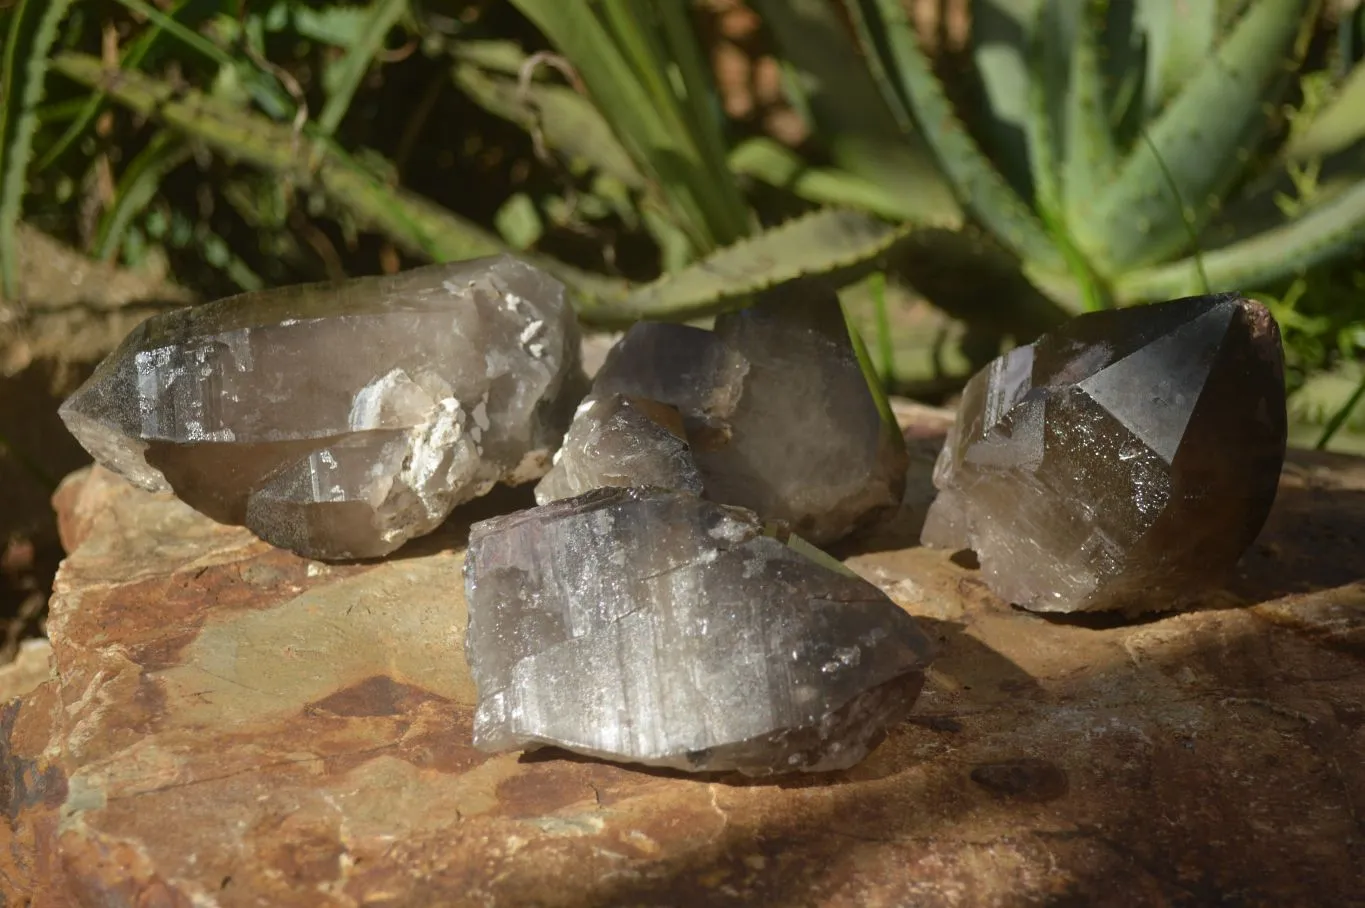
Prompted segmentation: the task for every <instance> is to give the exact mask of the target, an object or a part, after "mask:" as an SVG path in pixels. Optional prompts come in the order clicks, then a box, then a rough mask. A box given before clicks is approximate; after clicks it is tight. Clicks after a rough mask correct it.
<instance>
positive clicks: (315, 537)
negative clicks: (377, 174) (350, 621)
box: [60, 256, 587, 559]
mask: <svg viewBox="0 0 1365 908" xmlns="http://www.w3.org/2000/svg"><path fill="white" fill-rule="evenodd" d="M586 385H587V381H586V378H585V377H584V376H583V373H582V369H581V367H580V365H579V336H578V330H577V323H576V321H575V319H574V314H573V310H572V309H571V308H570V306H569V303H568V301H567V299H566V297H565V291H564V287H563V285H562V284H560V283H559V282H558V281H556V280H555V279H554V278H552V277H550V276H549V275H547V274H544V273H543V272H541V271H539V270H538V269H536V268H534V267H532V266H530V265H528V264H526V263H524V262H521V261H519V260H517V259H515V258H512V257H511V256H494V257H490V258H483V259H473V260H470V261H466V262H455V263H450V264H445V265H431V266H427V267H425V268H416V269H413V270H411V271H406V272H402V273H400V274H395V275H386V276H379V277H367V278H358V279H354V280H350V281H345V282H340V283H332V284H311V285H300V286H293V287H283V288H278V289H274V290H266V291H261V292H258V293H254V294H244V295H242V296H238V297H233V298H230V299H224V300H218V301H217V302H214V303H209V304H206V305H203V306H195V307H190V308H186V309H180V310H176V311H173V312H169V313H166V314H164V315H160V316H156V317H153V318H151V319H149V320H148V321H146V322H144V323H143V324H141V325H139V326H138V327H137V328H136V329H135V330H134V331H133V332H132V333H131V334H130V335H129V336H128V337H127V338H125V339H124V341H123V343H122V344H120V345H119V347H118V349H116V350H115V351H114V352H113V353H112V354H110V356H109V357H108V358H107V359H106V360H105V361H104V362H103V363H101V364H100V366H99V368H98V369H96V371H95V374H94V375H93V376H91V378H90V379H89V380H88V381H87V382H86V383H85V384H84V385H82V386H81V388H80V389H79V390H78V391H77V392H76V393H75V394H73V395H72V396H71V397H70V398H69V399H68V400H67V401H66V402H65V403H64V404H63V405H62V407H61V411H60V413H61V416H62V419H63V421H64V422H65V423H66V425H67V427H68V428H69V429H70V430H71V433H72V434H73V435H75V436H76V438H77V439H78V440H79V441H80V442H81V444H82V445H83V446H84V447H85V448H86V450H88V451H90V453H91V454H92V455H93V456H94V457H95V459H96V460H97V461H98V462H99V463H101V464H103V465H104V466H106V467H108V468H110V469H112V470H114V471H115V472H118V473H120V474H122V475H123V476H125V477H127V478H128V479H129V480H130V481H131V482H133V483H136V484H137V485H140V486H142V487H143V488H146V489H149V490H152V491H164V490H174V492H175V493H176V495H178V496H179V497H180V498H181V499H183V500H184V501H186V502H187V503H189V504H190V505H191V506H193V507H194V508H196V509H198V510H200V511H202V512H203V513H205V514H207V515H208V516H210V517H213V518H214V519H216V520H220V521H223V522H224V523H233V524H240V525H245V526H247V527H249V528H250V529H251V530H252V531H253V532H255V533H257V534H258V535H260V536H261V538H263V539H265V540H266V541H268V542H271V543H273V544H275V545H278V546H281V547H283V548H288V549H292V550H293V551H295V552H299V553H301V554H305V555H309V556H312V557H315V558H327V559H348V558H369V557H376V556H380V555H386V554H388V553H389V552H392V551H394V550H395V549H397V548H398V547H399V546H400V545H402V544H403V543H404V542H406V541H407V540H409V539H412V538H414V537H416V536H421V535H423V534H425V533H428V532H430V531H431V530H433V529H435V528H436V527H437V526H438V525H439V524H440V523H441V521H443V520H444V519H445V518H446V516H447V515H448V514H449V513H450V511H451V509H452V508H454V507H455V506H456V505H458V504H461V503H463V502H465V501H468V500H470V499H472V498H476V497H478V496H480V495H483V494H485V493H486V492H487V491H488V490H489V489H490V488H492V486H493V485H494V484H495V483H497V482H499V481H507V482H512V483H518V482H528V481H530V480H533V479H538V478H539V477H540V476H541V475H543V474H544V472H545V470H546V469H548V467H549V459H550V455H551V453H552V451H553V450H554V449H555V448H557V447H558V446H559V442H560V440H561V438H562V437H563V434H564V430H565V429H566V428H567V427H568V423H569V419H570V417H571V416H572V412H573V407H574V406H575V405H576V404H577V403H578V401H579V399H580V398H581V397H582V395H583V394H584V393H585V392H586V390H587V388H586Z"/></svg>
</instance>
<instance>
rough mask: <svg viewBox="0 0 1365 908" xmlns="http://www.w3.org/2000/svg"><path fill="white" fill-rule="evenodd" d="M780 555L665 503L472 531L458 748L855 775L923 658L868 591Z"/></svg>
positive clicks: (911, 691)
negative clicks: (467, 741)
mask: <svg viewBox="0 0 1365 908" xmlns="http://www.w3.org/2000/svg"><path fill="white" fill-rule="evenodd" d="M793 542H794V543H796V545H795V547H794V546H792V545H788V544H784V543H783V542H781V541H779V540H778V539H777V538H774V537H772V536H768V535H765V534H764V528H763V525H762V523H761V521H760V520H759V519H758V518H757V517H756V516H755V515H754V514H753V513H752V512H749V511H746V510H743V509H740V508H733V507H725V506H721V505H716V504H712V503H710V502H706V501H703V500H701V499H699V498H697V497H696V496H694V495H690V494H688V493H685V492H677V491H672V490H664V489H629V490H626V489H601V490H597V491H594V492H589V493H587V494H585V495H582V496H579V497H577V498H571V499H565V500H561V501H556V502H553V503H551V504H548V505H544V506H541V507H537V508H533V509H531V510H527V511H522V512H519V513H516V514H511V515H508V516H505V517H498V518H495V519H493V520H489V521H485V522H483V523H479V524H476V525H475V526H474V528H473V530H472V532H471V535H470V541H469V551H468V555H467V557H466V561H465V575H466V589H467V598H468V601H469V628H468V636H467V639H466V645H465V651H466V653H467V655H468V659H469V665H470V670H471V672H472V673H473V676H474V680H475V682H476V683H477V685H478V689H479V705H478V710H477V713H476V715H475V719H474V742H475V744H476V745H477V746H479V747H480V748H483V749H485V750H490V751H499V750H508V749H514V748H519V747H525V746H528V745H529V746H535V745H541V744H554V745H558V746H560V747H564V748H568V749H570V750H574V751H578V752H580V753H585V754H590V755H594V756H599V757H605V758H609V759H614V760H621V761H626V762H634V763H645V764H649V765H654V766H667V767H673V768H677V769H683V770H689V771H719V770H738V771H740V772H744V773H748V774H751V775H767V774H770V773H778V772H791V771H798V770H799V771H819V770H829V769H840V768H846V767H849V766H852V765H853V764H855V763H857V762H858V761H859V760H861V759H862V758H863V757H864V756H865V755H866V753H867V752H868V750H869V749H870V748H871V747H872V746H874V745H875V743H876V742H877V741H878V740H880V737H881V735H882V732H883V731H884V729H885V728H886V726H887V725H888V724H890V723H892V722H894V721H897V720H898V719H900V718H901V717H902V716H904V715H905V713H906V712H907V711H908V710H909V709H910V707H911V705H912V704H913V701H914V699H915V697H916V696H917V694H918V692H919V688H920V685H921V684H922V683H923V670H924V667H925V665H926V664H927V662H928V658H929V643H928V641H927V639H926V638H925V637H924V636H923V634H921V632H920V631H919V629H918V627H917V625H916V623H915V621H914V620H913V619H912V618H910V616H909V615H907V614H906V613H905V612H903V611H902V610H901V609H900V608H899V607H898V606H897V605H896V604H895V603H894V602H892V601H891V600H889V599H888V598H887V597H886V596H885V595H884V594H882V593H881V591H880V590H878V589H877V588H876V587H875V586H872V585H871V584H869V583H867V582H866V581H864V580H862V579H860V578H858V577H857V576H855V575H853V574H852V573H849V572H847V571H846V570H845V569H843V567H842V566H841V565H840V564H839V563H838V562H835V561H832V560H830V559H828V558H827V556H823V555H821V554H820V553H819V552H818V551H816V550H814V549H812V548H810V547H809V546H802V545H801V544H800V542H799V540H793ZM801 549H803V550H804V551H805V552H806V553H809V556H808V554H803V553H802V551H801Z"/></svg>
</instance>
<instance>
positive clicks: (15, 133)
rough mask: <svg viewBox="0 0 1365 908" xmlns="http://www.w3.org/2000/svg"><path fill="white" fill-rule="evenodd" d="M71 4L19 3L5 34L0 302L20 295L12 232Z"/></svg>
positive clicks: (58, 0) (57, 0)
mask: <svg viewBox="0 0 1365 908" xmlns="http://www.w3.org/2000/svg"><path fill="white" fill-rule="evenodd" d="M70 5H71V0H19V5H18V6H17V7H16V8H15V9H14V11H13V12H11V13H10V21H9V31H8V33H7V34H6V36H5V50H4V58H3V69H0V83H3V84H0V298H3V299H8V300H12V301H13V300H17V299H18V296H19V270H18V258H19V256H18V241H17V238H16V233H15V231H16V228H17V227H18V224H19V215H20V213H21V211H22V209H23V200H24V188H25V185H26V182H27V177H28V165H29V160H30V159H31V157H32V155H33V136H34V133H35V132H36V130H37V128H38V117H37V114H36V110H37V108H38V105H39V104H40V103H41V102H42V100H43V87H44V85H43V83H44V80H45V78H46V76H47V67H48V53H49V51H50V50H51V48H52V44H53V42H54V41H56V40H57V26H58V25H59V24H60V23H61V21H62V18H63V17H64V16H65V15H66V12H67V9H68V8H69V7H70Z"/></svg>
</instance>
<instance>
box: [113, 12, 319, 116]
mask: <svg viewBox="0 0 1365 908" xmlns="http://www.w3.org/2000/svg"><path fill="white" fill-rule="evenodd" d="M116 2H117V3H119V4H120V5H122V6H124V7H126V8H127V9H130V10H132V11H133V12H135V13H138V14H139V15H142V16H145V17H147V19H149V20H150V21H151V22H153V23H154V24H156V25H158V26H160V27H161V28H162V29H163V30H164V31H165V32H166V34H168V35H170V36H171V37H173V38H175V39H176V40H178V41H180V42H181V43H182V44H184V45H185V46H186V47H189V48H190V49H192V50H194V51H196V52H197V53H199V54H202V55H203V56H205V57H207V58H208V59H210V60H212V61H214V62H215V63H217V64H218V65H219V66H226V67H231V68H232V69H234V70H236V71H237V72H238V73H239V74H240V75H241V78H242V82H243V85H244V87H245V88H246V90H247V93H248V94H250V95H251V98H252V100H254V101H255V102H256V103H257V104H259V105H261V109H262V110H264V111H265V112H266V113H268V114H269V115H270V116H272V117H275V118H277V119H285V118H288V117H292V116H293V115H294V101H293V99H292V98H290V97H289V95H288V94H286V93H285V92H284V90H283V89H281V88H280V86H279V84H278V83H277V82H276V81H275V78H274V77H273V76H270V75H268V74H266V73H264V72H262V71H261V70H259V69H257V68H256V67H254V66H244V65H242V64H241V63H240V62H239V61H238V60H237V58H235V57H233V56H232V54H230V53H228V52H227V51H226V50H224V49H223V48H221V47H219V46H218V45H217V44H214V43H213V42H212V41H210V40H209V39H208V38H205V37H204V36H203V35H201V34H199V33H198V32H197V31H195V30H194V29H192V28H187V27H186V26H185V25H184V24H183V23H181V22H179V21H177V20H176V19H174V18H172V17H171V16H169V15H167V14H166V13H163V12H162V11H161V10H159V9H157V8H156V7H154V6H152V5H151V4H149V3H146V2H145V0H116Z"/></svg>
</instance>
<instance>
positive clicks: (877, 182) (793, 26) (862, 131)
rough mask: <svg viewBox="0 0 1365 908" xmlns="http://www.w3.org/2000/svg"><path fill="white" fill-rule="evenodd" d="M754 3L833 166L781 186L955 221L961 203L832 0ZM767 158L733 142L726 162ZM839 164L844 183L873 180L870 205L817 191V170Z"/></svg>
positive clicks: (820, 179) (922, 218)
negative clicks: (741, 151)
mask: <svg viewBox="0 0 1365 908" xmlns="http://www.w3.org/2000/svg"><path fill="white" fill-rule="evenodd" d="M755 5H756V6H757V7H758V9H759V11H760V12H761V13H762V15H763V22H764V25H765V26H766V27H767V28H768V30H769V31H770V32H771V33H772V35H773V37H774V39H775V40H776V42H777V45H778V49H779V52H780V53H781V55H782V57H783V58H784V59H785V61H786V63H787V65H788V66H789V67H790V68H791V69H792V71H793V78H794V80H795V81H797V83H798V85H799V91H800V93H801V94H802V95H803V96H804V100H805V102H806V104H807V105H808V107H809V110H810V117H811V120H812V124H811V125H812V127H813V133H814V134H813V138H814V140H815V141H816V142H818V143H819V145H820V146H821V148H822V150H824V151H825V152H826V153H827V154H828V156H829V159H830V161H831V162H832V163H833V164H834V165H835V168H836V169H835V170H831V171H815V170H803V171H802V175H801V177H800V185H798V184H797V182H792V183H791V184H789V185H788V187H787V188H789V189H791V190H792V191H793V192H796V193H797V194H798V195H801V196H802V197H803V198H808V199H811V200H812V201H819V202H835V203H839V202H842V203H843V204H848V205H853V206H855V207H859V208H864V209H865V210H868V211H875V212H876V213H878V214H884V215H887V216H890V217H896V218H900V219H902V220H912V221H916V222H920V223H931V222H932V223H958V222H960V221H961V219H962V209H961V207H960V206H959V205H958V203H957V200H956V199H955V198H954V196H953V192H952V188H951V187H950V186H949V185H948V184H947V182H946V181H945V180H944V178H943V175H942V174H941V173H940V172H939V170H938V166H937V165H936V164H935V162H934V158H933V155H932V154H931V153H930V151H929V149H928V148H927V147H926V146H925V144H924V140H923V138H922V137H920V136H919V135H918V134H917V133H916V131H915V127H914V122H913V121H912V119H911V118H910V113H909V111H908V110H903V109H901V108H902V107H903V105H901V102H900V99H899V97H898V96H897V95H896V93H895V91H894V90H893V89H891V88H890V86H889V84H888V85H882V84H881V83H882V82H884V81H885V80H886V79H887V78H888V77H887V75H886V72H885V69H884V67H882V66H880V65H879V64H880V59H881V58H880V57H878V56H876V55H875V54H874V55H864V54H860V53H859V52H858V47H857V45H856V44H855V43H854V41H853V39H852V38H851V37H850V36H849V34H848V32H847V31H846V30H845V28H844V27H843V24H842V23H841V22H840V21H839V17H838V16H837V15H836V14H835V5H834V4H833V3H831V2H830V0H758V2H757V3H756V4H755ZM855 24H856V22H855ZM892 105H894V107H893V106H892ZM768 144H769V145H771V144H773V143H771V142H769V143H768ZM750 156H752V159H751V157H750ZM773 157H774V156H773V155H772V154H768V153H767V151H766V149H765V152H764V153H763V154H762V157H761V158H760V157H759V154H758V153H757V152H754V151H749V152H744V153H743V154H741V153H740V152H739V149H738V148H737V149H736V150H735V153H733V154H732V156H731V166H735V165H736V164H737V163H740V162H743V163H745V164H748V163H753V164H755V165H760V164H767V163H775V161H773V160H771V159H772V158H773ZM764 159H768V160H764ZM839 171H842V172H844V173H845V174H846V176H847V181H849V182H851V183H856V184H857V185H858V186H869V187H872V188H873V189H874V192H875V195H876V199H875V200H873V201H872V202H871V203H870V204H869V202H868V201H866V200H862V199H857V200H855V199H854V198H852V197H850V198H847V199H843V200H840V199H838V198H837V197H830V196H827V195H822V194H821V190H820V189H819V188H817V185H816V184H820V185H823V184H825V183H826V182H827V181H826V179H825V176H824V174H829V175H831V176H832V177H833V180H840V179H842V177H841V176H840V175H839ZM751 173H752V174H753V175H755V176H760V178H762V179H765V180H768V177H765V176H761V175H760V174H759V173H758V172H757V171H751ZM768 181H769V182H772V180H768ZM830 185H831V188H833V183H832V182H831V183H830Z"/></svg>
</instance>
